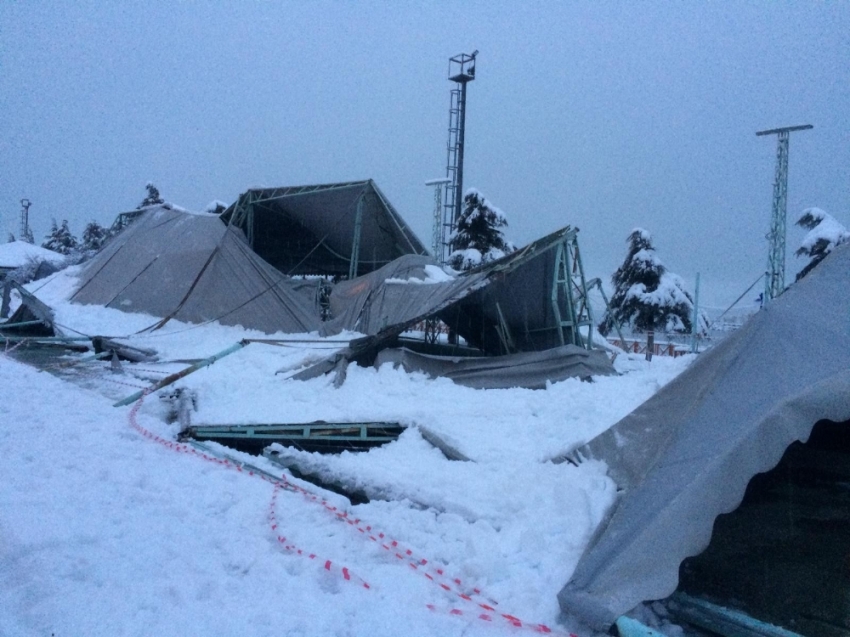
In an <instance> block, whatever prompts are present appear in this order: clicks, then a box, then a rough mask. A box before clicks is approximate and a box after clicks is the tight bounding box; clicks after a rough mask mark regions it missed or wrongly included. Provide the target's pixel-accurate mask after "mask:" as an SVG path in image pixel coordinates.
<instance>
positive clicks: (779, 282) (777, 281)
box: [756, 124, 814, 303]
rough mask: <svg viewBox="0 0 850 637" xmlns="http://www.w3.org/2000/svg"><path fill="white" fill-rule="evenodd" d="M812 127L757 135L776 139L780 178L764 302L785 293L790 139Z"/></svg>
mask: <svg viewBox="0 0 850 637" xmlns="http://www.w3.org/2000/svg"><path fill="white" fill-rule="evenodd" d="M810 128H814V126H812V125H811V124H805V125H803V126H787V127H785V128H772V129H770V130H763V131H759V132H757V133H756V135H759V136H761V135H776V136H777V139H778V144H777V147H776V177H775V179H774V182H773V211H772V212H771V215H770V231H769V232H768V233H767V241H768V253H767V272H766V273H765V277H764V302H765V303H768V302H770V300H771V299H775V298H776V297H777V296H779V295H780V294H782V292H783V291H784V290H785V220H786V217H787V210H788V137H789V134H790V133H792V132H793V131H798V130H809V129H810Z"/></svg>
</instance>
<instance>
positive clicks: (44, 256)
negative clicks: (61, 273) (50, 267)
mask: <svg viewBox="0 0 850 637" xmlns="http://www.w3.org/2000/svg"><path fill="white" fill-rule="evenodd" d="M64 260H65V255H63V254H59V253H58V252H54V251H53V250H48V249H46V248H42V247H40V246H37V245H33V244H32V243H27V242H26V241H10V242H9V243H2V244H0V268H20V267H23V266H25V265H26V264H27V263H28V262H30V261H48V262H50V263H55V264H57V265H58V264H60V263H62V262H63V261H64Z"/></svg>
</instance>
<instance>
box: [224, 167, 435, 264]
mask: <svg viewBox="0 0 850 637" xmlns="http://www.w3.org/2000/svg"><path fill="white" fill-rule="evenodd" d="M221 217H222V220H223V221H225V222H227V223H228V224H230V225H232V226H235V227H237V228H240V229H241V230H242V231H243V232H244V233H245V236H246V237H247V238H248V245H249V246H250V247H251V248H252V249H253V250H254V251H255V252H256V253H257V254H259V255H260V256H261V257H262V258H263V259H265V260H266V261H267V262H268V263H270V264H271V265H272V266H274V267H275V268H277V269H278V270H280V271H281V272H283V273H284V274H287V275H290V276H291V275H302V274H321V275H328V276H336V277H342V276H347V277H348V278H350V279H353V278H355V277H357V276H359V275H362V274H365V273H367V272H372V271H373V270H376V269H378V268H380V267H381V266H384V265H386V264H388V263H390V262H391V261H393V260H394V259H397V258H398V257H400V256H403V255H406V254H423V255H424V254H428V250H427V249H426V248H425V246H424V245H423V244H422V242H421V241H419V239H418V238H417V237H416V235H415V234H414V233H413V231H412V230H411V229H410V228H409V227H408V226H407V224H406V223H405V222H404V220H403V219H402V218H401V216H400V215H399V214H398V213H397V212H396V210H395V209H394V208H393V207H392V205H391V204H390V203H389V201H388V200H387V198H386V197H385V196H384V194H383V193H382V192H381V191H380V190H379V189H378V187H377V186H376V185H375V182H374V181H372V180H371V179H368V180H365V181H352V182H345V183H336V184H323V185H315V186H293V187H285V188H253V189H251V190H248V191H246V192H244V193H242V194H241V195H239V199H238V200H237V201H236V202H235V203H234V204H232V205H231V206H230V207H229V208H227V210H225V211H224V212H223V213H222V215H221Z"/></svg>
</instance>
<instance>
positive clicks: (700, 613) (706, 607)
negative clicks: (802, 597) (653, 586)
mask: <svg viewBox="0 0 850 637" xmlns="http://www.w3.org/2000/svg"><path fill="white" fill-rule="evenodd" d="M668 610H669V611H670V613H671V614H672V615H673V617H674V618H676V619H677V620H679V621H686V622H688V623H690V624H693V625H694V626H697V627H699V628H703V629H705V630H709V631H711V632H712V633H716V634H718V635H723V636H724V637H803V636H802V635H800V634H799V633H795V632H793V631H790V630H787V629H786V628H782V627H780V626H775V625H773V624H768V623H767V622H764V621H761V620H758V619H755V618H754V617H750V616H749V615H747V614H746V613H744V612H742V611H739V610H735V609H732V608H726V607H725V606H720V605H718V604H712V603H711V602H708V601H706V600H704V599H700V598H698V597H692V596H690V595H686V594H685V593H681V592H679V593H674V594H673V595H672V596H671V598H670V604H668Z"/></svg>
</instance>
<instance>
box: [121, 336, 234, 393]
mask: <svg viewBox="0 0 850 637" xmlns="http://www.w3.org/2000/svg"><path fill="white" fill-rule="evenodd" d="M247 344H248V341H245V340H242V341H239V342H238V343H236V345H231V346H230V347H228V348H227V349H225V350H222V351H220V352H219V353H218V354H213V355H212V356H210V357H209V358H205V359H203V360H202V361H199V362H197V363H195V364H194V365H190V366H189V367H187V368H186V369H183V370H181V371H179V372H176V373H174V374H171V375H170V376H166V377H165V378H163V379H162V380H161V381H159V382H158V383H157V384H156V385H153V386H152V387H150V388H148V389H143V390H140V391H137V392H136V393H135V394H132V395H130V396H127V397H126V398H123V399H121V400H119V401H118V402H117V403H115V404H114V405H112V406H113V407H123V406H124V405H129V404H130V403H134V402H136V401H137V400H139V398H141V397H142V396H144V395H145V394H150V393H153V392H155V391H157V390H159V389H162V388H163V387H166V386H168V385H171V384H172V383H176V382H177V381H178V380H180V379H181V378H185V377H186V376H188V375H189V374H191V373H192V372H196V371H198V370H199V369H203V368H204V367H208V366H210V365H212V364H213V363H215V362H216V361H217V360H220V359H222V358H224V357H225V356H228V355H230V354H233V353H234V352H238V351H239V350H240V349H242V348H243V347H245V346H246V345H247Z"/></svg>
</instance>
